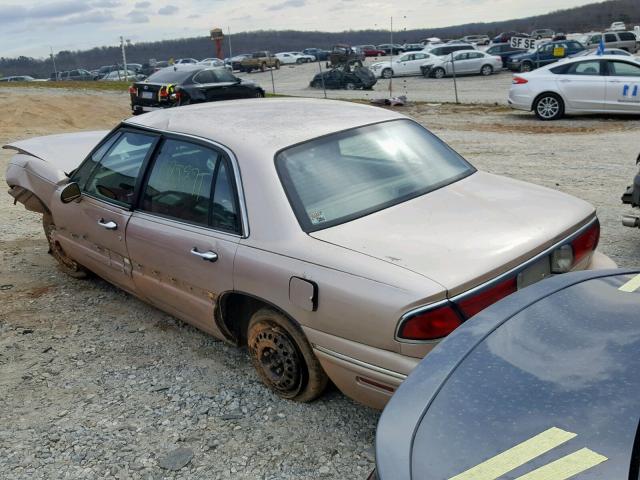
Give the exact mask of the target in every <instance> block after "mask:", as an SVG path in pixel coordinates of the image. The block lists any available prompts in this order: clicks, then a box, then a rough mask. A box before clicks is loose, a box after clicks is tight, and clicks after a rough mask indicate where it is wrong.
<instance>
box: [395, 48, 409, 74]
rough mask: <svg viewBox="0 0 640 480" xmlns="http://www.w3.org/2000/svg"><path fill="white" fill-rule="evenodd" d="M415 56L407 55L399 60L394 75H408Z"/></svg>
mask: <svg viewBox="0 0 640 480" xmlns="http://www.w3.org/2000/svg"><path fill="white" fill-rule="evenodd" d="M413 58H414V56H413V54H412V53H407V54H405V55H402V56H401V57H400V58H399V59H398V60H396V62H395V65H394V68H393V70H394V73H395V74H396V75H406V74H407V72H408V71H409V68H410V62H411V61H412V60H413Z"/></svg>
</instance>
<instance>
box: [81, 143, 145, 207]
mask: <svg viewBox="0 0 640 480" xmlns="http://www.w3.org/2000/svg"><path fill="white" fill-rule="evenodd" d="M155 141H156V137H155V136H153V135H148V134H144V133H136V132H124V133H122V135H120V136H119V137H118V139H117V140H116V141H115V142H114V144H113V145H112V146H111V148H110V149H109V151H108V152H107V153H106V154H105V156H104V157H103V158H102V160H101V161H100V163H99V164H98V165H97V166H96V168H95V169H94V170H93V172H92V173H91V175H90V176H89V179H88V180H87V182H86V185H85V191H86V192H87V193H89V194H91V195H94V196H96V197H98V198H101V199H104V200H107V201H110V202H113V203H116V204H118V205H121V206H126V207H130V206H131V205H132V203H133V200H134V195H135V185H136V180H137V178H138V174H139V173H140V168H141V167H142V163H143V162H144V160H145V159H146V157H147V155H148V154H149V152H150V150H151V148H152V147H153V145H154V144H155Z"/></svg>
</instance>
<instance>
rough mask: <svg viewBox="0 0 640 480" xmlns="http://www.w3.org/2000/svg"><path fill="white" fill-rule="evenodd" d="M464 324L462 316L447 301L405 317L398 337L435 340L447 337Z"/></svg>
mask: <svg viewBox="0 0 640 480" xmlns="http://www.w3.org/2000/svg"><path fill="white" fill-rule="evenodd" d="M461 324H462V318H460V316H459V315H458V313H457V312H456V311H455V310H454V307H453V305H452V304H450V303H447V304H445V305H441V306H439V307H435V308H432V309H430V310H426V311H423V312H420V313H416V314H415V315H413V316H411V317H409V318H407V319H405V320H404V321H403V323H402V325H400V330H399V331H398V337H400V338H404V339H406V340H435V339H437V338H442V337H446V336H447V335H449V334H450V333H451V332H453V331H454V330H455V329H456V328H458V327H459V326H460V325H461Z"/></svg>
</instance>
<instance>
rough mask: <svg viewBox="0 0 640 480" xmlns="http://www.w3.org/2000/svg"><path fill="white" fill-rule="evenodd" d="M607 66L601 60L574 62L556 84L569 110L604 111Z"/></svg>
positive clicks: (558, 76)
mask: <svg viewBox="0 0 640 480" xmlns="http://www.w3.org/2000/svg"><path fill="white" fill-rule="evenodd" d="M605 68H606V64H605V63H604V62H603V61H602V60H599V59H590V60H584V61H581V62H574V63H572V64H570V65H569V68H568V69H567V70H566V71H565V72H564V73H560V74H558V75H557V78H556V82H557V85H558V88H559V90H560V93H561V94H562V97H563V98H564V99H565V101H566V102H567V109H569V110H584V111H592V112H597V111H602V110H604V104H605V84H606V80H605V79H606V77H605V76H604V72H605Z"/></svg>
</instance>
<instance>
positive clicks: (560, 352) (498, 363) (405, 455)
mask: <svg viewBox="0 0 640 480" xmlns="http://www.w3.org/2000/svg"><path fill="white" fill-rule="evenodd" d="M639 352H640V269H626V270H622V269H616V270H600V271H590V272H578V273H569V274H566V275H559V276H556V277H552V278H549V279H547V280H544V281H542V282H539V283H537V284H535V285H532V286H530V287H527V288H524V289H522V290H520V291H518V292H517V293H515V294H513V295H511V296H509V297H507V298H506V299H504V300H502V301H500V302H498V303H496V304H494V305H493V306H491V307H489V308H487V309H486V310H484V311H482V312H481V313H479V314H478V315H476V316H475V317H473V318H471V319H470V320H468V321H467V322H466V323H464V324H463V325H462V326H460V327H459V328H458V329H457V330H456V331H455V332H454V333H453V334H451V335H450V336H449V337H448V338H446V339H445V340H444V341H442V342H441V343H440V344H439V345H438V346H437V347H436V348H435V349H434V350H433V351H432V352H431V353H429V354H428V355H427V356H426V357H425V359H424V360H423V361H421V362H420V363H419V364H418V366H417V367H416V368H415V369H414V370H413V372H412V373H411V374H410V375H409V376H408V378H407V379H406V380H405V381H404V382H403V383H402V385H400V388H399V389H398V390H397V392H396V394H395V395H394V396H393V397H392V398H391V401H390V402H389V403H388V405H387V407H386V409H385V410H384V412H383V414H382V417H381V418H380V422H379V424H378V430H377V435H376V467H377V469H376V470H377V471H376V472H375V473H374V474H372V478H379V479H380V480H495V479H516V480H525V479H526V480H541V479H552V480H565V479H569V478H571V479H572V480H627V479H634V480H637V479H638V478H639V477H638V471H639V467H640V431H639V429H638V420H639V418H640V378H639V377H638V372H639V371H640V355H638V353H639Z"/></svg>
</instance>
